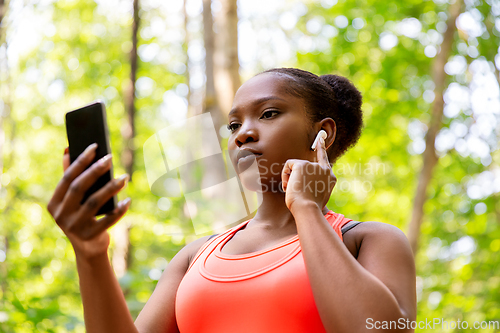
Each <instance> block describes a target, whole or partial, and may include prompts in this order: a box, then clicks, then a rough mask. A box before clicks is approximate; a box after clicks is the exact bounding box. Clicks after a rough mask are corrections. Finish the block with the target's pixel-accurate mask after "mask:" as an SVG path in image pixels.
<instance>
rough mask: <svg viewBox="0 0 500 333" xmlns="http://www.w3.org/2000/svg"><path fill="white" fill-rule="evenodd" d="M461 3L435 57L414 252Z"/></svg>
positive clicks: (411, 227)
mask: <svg viewBox="0 0 500 333" xmlns="http://www.w3.org/2000/svg"><path fill="white" fill-rule="evenodd" d="M461 7H462V0H457V1H456V2H455V3H454V4H452V5H451V6H450V11H449V14H450V17H449V18H448V23H447V29H446V32H445V33H444V36H443V43H442V44H441V50H440V52H439V53H438V55H437V56H436V58H435V59H434V63H433V66H432V74H433V81H434V84H435V87H436V89H435V99H434V103H433V105H432V114H431V120H430V123H429V126H428V128H429V130H428V131H427V134H426V136H425V150H424V153H423V156H422V157H423V166H422V169H421V171H420V176H419V179H418V186H417V191H416V193H415V199H414V201H413V211H412V215H411V221H410V225H409V230H408V239H409V241H410V245H411V248H412V250H413V254H414V255H415V254H416V253H417V250H418V241H419V236H420V226H421V225H422V219H423V215H424V204H425V202H426V200H427V187H428V186H429V183H430V181H431V178H432V174H433V170H434V166H435V165H436V164H437V162H438V156H437V155H436V151H435V141H436V136H437V134H438V132H439V130H440V129H441V127H442V117H443V107H444V100H443V93H444V90H445V88H446V73H445V71H444V65H445V64H446V62H447V61H448V58H449V57H450V53H451V48H452V45H453V40H454V34H455V31H456V24H455V21H456V20H457V18H458V15H459V14H460V11H461Z"/></svg>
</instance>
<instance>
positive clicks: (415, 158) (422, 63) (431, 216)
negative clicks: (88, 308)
mask: <svg viewBox="0 0 500 333" xmlns="http://www.w3.org/2000/svg"><path fill="white" fill-rule="evenodd" d="M117 3H119V4H120V5H124V2H123V1H122V2H117ZM492 4H493V5H492ZM101 5H102V4H99V5H98V4H96V2H94V1H90V0H80V1H68V0H64V1H57V2H54V3H50V2H47V3H43V4H42V2H41V3H39V4H35V5H28V6H31V7H30V8H31V10H32V11H33V12H34V13H35V14H36V15H42V13H47V12H49V13H50V15H51V22H52V25H53V26H52V27H51V29H49V32H47V31H45V32H44V37H43V39H42V40H41V41H40V43H39V45H38V47H36V48H34V49H33V50H32V51H31V52H30V53H29V54H27V55H23V56H22V57H21V58H20V59H19V62H18V64H17V66H16V67H13V68H11V69H10V72H9V75H10V77H9V82H6V81H5V82H1V84H3V85H6V84H8V85H9V87H10V91H9V93H8V98H6V97H7V96H2V97H3V98H5V100H4V103H8V104H9V105H10V110H11V112H10V114H8V113H7V112H4V117H5V120H4V129H5V131H6V138H7V140H8V141H7V143H8V144H6V145H5V147H4V170H3V175H2V178H1V182H2V184H3V187H2V188H1V192H0V212H1V215H0V286H1V288H0V332H9V333H10V332H35V331H36V332H84V326H83V316H82V306H81V299H80V295H79V287H78V276H77V272H76V269H75V263H74V254H73V251H72V248H71V245H70V244H69V242H68V241H67V239H66V238H65V236H64V235H63V233H62V232H61V231H60V230H59V228H58V227H57V225H56V224H55V223H54V221H53V219H52V218H51V216H50V215H49V214H48V212H47V210H46V208H45V207H46V204H47V202H48V201H49V199H50V197H51V195H52V193H53V190H54V188H55V186H56V184H57V182H58V181H59V179H60V178H61V176H62V166H61V163H62V161H61V160H62V159H61V158H62V153H63V150H64V148H65V147H66V145H67V141H66V135H65V128H64V114H65V112H67V111H68V110H71V109H75V108H78V107H80V106H82V105H84V104H86V103H88V102H90V101H92V100H95V99H97V98H101V99H103V100H104V101H105V103H106V106H107V111H108V123H109V128H110V134H111V143H112V151H113V156H114V157H113V162H114V166H115V173H116V174H117V175H119V174H121V173H123V172H124V169H123V167H122V166H121V165H120V160H119V156H120V152H121V151H122V148H123V141H122V139H121V138H122V137H121V132H120V131H121V128H122V125H123V124H124V122H125V110H124V106H123V92H124V89H125V88H126V87H127V82H128V75H129V69H130V66H129V64H128V52H129V50H130V48H131V45H132V44H131V42H130V35H131V22H132V19H131V15H130V13H129V12H127V10H123V9H120V10H118V9H117V11H116V13H114V15H112V16H108V15H107V14H105V13H103V11H102V10H99V6H101ZM448 6H449V5H448V3H446V2H444V1H435V2H433V1H423V2H421V1H414V0H412V1H406V2H397V1H384V2H380V1H373V0H355V1H339V2H338V3H337V1H336V0H330V1H327V0H324V1H321V2H310V3H307V10H305V11H304V12H303V13H302V14H301V15H300V17H299V19H298V22H297V24H296V25H295V27H294V28H293V29H292V31H288V35H287V36H290V37H289V38H290V39H291V40H292V41H295V42H297V43H296V49H294V52H295V51H296V54H295V58H294V60H293V61H294V63H293V65H294V66H297V67H300V68H303V69H306V70H310V71H312V72H314V73H316V74H327V73H337V74H340V75H344V76H347V77H348V78H350V79H351V80H352V81H353V83H354V84H355V85H356V86H357V87H358V88H359V89H360V90H361V92H362V94H363V98H364V104H363V110H364V112H365V118H364V119H365V129H364V131H363V134H362V136H361V139H360V141H359V143H358V144H357V146H356V147H354V148H353V149H352V150H351V151H350V152H348V153H347V154H346V156H344V157H342V158H341V159H340V160H339V161H338V162H337V164H336V165H335V166H334V172H335V173H336V175H337V177H338V178H339V183H338V184H337V187H336V189H335V190H334V192H333V195H332V198H331V200H330V203H329V205H328V206H329V207H330V208H331V209H333V210H334V211H337V212H342V213H343V214H345V215H346V216H348V217H350V218H353V219H357V220H362V221H381V222H385V223H390V224H394V225H396V226H398V227H399V228H401V229H402V230H404V231H406V228H407V223H408V221H409V217H410V213H411V208H412V201H413V196H414V194H415V190H416V183H417V178H418V172H419V170H420V168H421V164H422V158H421V155H420V153H419V152H416V151H415V147H416V146H415V142H416V141H418V140H419V139H420V140H421V139H422V137H423V134H422V133H424V132H425V128H424V130H423V132H422V133H420V132H418V129H419V128H421V127H422V126H423V125H422V124H426V123H427V122H428V120H429V117H430V106H431V102H432V100H431V99H430V98H424V95H425V91H432V90H433V87H432V74H433V73H432V72H431V68H432V61H433V56H432V53H433V50H432V48H430V49H427V51H426V47H427V46H429V45H431V46H433V45H434V46H435V49H436V51H438V49H439V45H438V44H439V43H438V42H439V36H440V34H441V33H442V29H443V28H442V24H443V22H445V20H446V18H447V10H448ZM495 6H496V7H495ZM493 7H494V8H497V9H495V10H494V9H492V8H493ZM498 7H499V5H498V2H492V1H490V2H489V1H486V2H485V1H475V2H471V1H469V2H467V3H466V7H465V9H464V10H466V11H469V12H473V13H475V14H476V16H477V13H479V16H477V17H478V18H477V20H478V21H479V22H480V24H482V25H483V26H484V28H485V31H486V32H487V33H483V34H482V35H480V36H477V37H474V38H472V39H471V37H470V36H466V35H464V34H465V32H464V31H461V32H459V33H457V34H456V35H455V41H454V48H453V53H454V55H461V56H463V57H464V58H465V59H466V61H467V63H468V64H471V63H472V62H473V61H474V60H477V59H483V60H485V61H489V63H490V64H491V65H490V67H491V66H492V68H493V72H495V73H496V75H497V77H498V70H497V69H496V68H495V66H494V62H495V55H496V54H497V52H498V51H497V49H498V46H499V37H498V36H500V33H499V32H498V30H496V29H497V28H498V27H499V26H500V25H499V24H498V23H497V22H499V20H500V18H499V17H498V15H499V14H500V12H499V11H498ZM162 15H163V14H162V13H160V12H159V9H158V8H156V7H155V6H153V5H147V4H146V5H144V7H143V9H142V11H141V20H142V22H141V24H142V27H141V34H140V40H139V43H140V45H142V46H143V47H144V46H151V47H152V48H157V47H159V48H160V49H161V50H162V51H160V52H157V54H159V55H157V56H155V57H152V58H148V57H147V56H143V57H142V58H141V61H140V63H139V72H138V75H137V77H138V81H140V82H141V83H140V84H138V90H137V92H136V97H137V99H136V106H137V110H138V112H137V119H136V131H137V137H136V140H135V144H134V146H135V148H136V164H135V167H136V171H135V172H134V173H133V175H132V181H131V182H130V184H129V185H128V187H127V189H126V190H125V192H126V193H123V194H121V195H120V197H119V199H124V198H125V196H130V197H131V198H132V206H131V208H130V210H129V212H128V213H127V215H126V216H125V217H124V218H123V220H122V221H121V222H120V223H130V224H131V225H132V229H131V231H130V242H131V248H130V253H131V260H132V261H131V267H130V269H129V271H128V272H127V274H126V275H125V276H124V277H123V278H121V279H120V283H121V285H122V287H123V289H124V291H125V292H126V299H127V302H128V304H129V308H130V310H131V312H132V315H133V316H134V317H135V316H137V314H138V313H139V311H140V310H141V308H142V307H143V305H144V304H145V302H146V301H147V299H148V298H149V296H150V295H151V293H152V291H153V289H154V287H155V285H156V282H157V280H158V277H159V273H161V271H162V270H163V269H164V268H165V266H166V265H167V263H168V261H169V260H170V259H171V258H172V257H173V256H174V255H175V253H177V251H178V250H179V249H180V248H181V247H182V246H183V245H184V244H185V243H186V242H188V241H191V240H193V239H194V235H193V232H192V229H190V227H189V222H190V221H189V220H187V219H186V218H185V215H184V214H183V211H184V200H183V199H182V198H179V199H176V198H172V199H169V200H170V203H171V206H170V209H168V210H166V211H164V210H161V209H160V208H159V207H158V205H157V201H158V199H159V198H158V197H157V196H155V195H153V194H152V193H151V192H150V189H149V185H148V181H147V178H146V173H145V170H144V162H143V161H144V159H143V156H142V149H141V147H142V145H143V143H144V141H145V140H146V139H147V138H149V137H150V136H151V135H152V134H153V133H155V131H157V130H159V129H160V128H162V127H164V126H165V125H166V124H167V121H166V119H165V117H164V116H162V108H163V107H164V105H165V103H168V101H165V96H168V95H167V94H166V92H168V91H174V90H176V89H179V87H181V88H182V87H184V86H185V85H184V84H185V83H186V78H185V70H186V69H185V68H184V67H183V66H182V64H183V63H184V62H185V54H184V53H183V46H182V37H183V35H184V32H180V31H178V30H177V31H173V30H172V29H170V30H169V26H168V24H166V26H165V27H164V34H165V35H168V34H171V35H172V34H173V35H175V34H177V35H179V36H180V40H179V38H170V39H168V38H163V37H164V36H162V35H155V34H154V33H151V25H153V24H156V25H158V24H159V23H158V17H162ZM409 18H413V19H415V20H418V22H419V24H420V28H419V29H417V30H418V32H417V33H415V34H413V35H412V33H411V32H409V33H406V35H405V33H404V31H400V30H401V26H400V25H398V23H401V22H410V23H411V22H413V24H416V23H415V22H416V21H404V20H405V19H406V20H408V19H409ZM169 19H170V18H168V17H167V18H164V20H165V21H168V20H169ZM495 24H496V25H495ZM417 26H418V24H417ZM148 29H149V30H148ZM422 34H424V35H425V36H423V35H422ZM384 36H385V37H384ZM436 36H437V37H436ZM434 37H435V38H437V40H436V41H434V42H432V40H433V38H434ZM383 38H386V41H388V42H387V43H388V44H384V43H382V39H383ZM394 38H396V40H394ZM426 40H431V41H428V42H426ZM394 41H396V44H395V45H394ZM244 42H245V41H240V43H244ZM391 43H392V44H391ZM433 43H434V44H433ZM426 44H427V45H426ZM155 45H156V46H155ZM391 45H392V47H389V46H391ZM464 45H465V49H464ZM434 46H433V47H434ZM471 46H472V47H474V48H475V49H476V51H477V54H473V51H470V47H471ZM464 50H466V51H464ZM467 50H468V51H467ZM162 52H164V53H162ZM467 52H469V53H467ZM145 54H147V52H146V53H145ZM162 54H163V55H162ZM471 54H472V55H474V56H471ZM260 66H264V67H265V63H263V64H262V63H261V65H260ZM259 69H260V68H259ZM256 71H257V69H256ZM472 77H473V73H471V71H470V70H469V69H466V70H464V71H463V72H462V73H459V74H456V75H449V76H448V82H449V83H452V82H456V83H459V84H461V85H463V86H464V87H466V88H467V89H468V88H470V87H471V81H472ZM183 85H184V86H183ZM497 86H498V83H497ZM471 89H472V88H471ZM497 89H498V87H497ZM497 98H498V97H497ZM4 110H7V108H4ZM476 119H477V117H476V115H475V114H474V113H473V112H472V111H471V110H470V108H469V109H464V110H462V112H460V113H458V114H457V115H455V116H450V117H444V118H443V126H444V128H451V127H452V126H455V125H456V124H458V123H460V124H464V125H465V126H466V128H467V130H468V131H471V132H473V130H471V126H473V124H474V121H475V120H476ZM496 119H497V123H498V117H497V118H496ZM497 126H498V125H497ZM415 131H416V132H417V134H412V133H414V132H415ZM419 133H420V134H419ZM496 133H498V130H497V132H496ZM419 135H420V138H419ZM492 135H493V139H491V140H490V139H488V140H490V141H488V142H493V143H492V144H491V152H490V155H491V160H490V163H488V162H487V159H486V160H485V159H484V158H483V159H481V158H479V157H477V156H474V154H461V153H458V152H457V151H456V150H455V149H448V150H446V151H441V152H439V155H440V156H441V158H440V160H439V164H438V167H437V168H436V169H435V175H434V178H433V181H432V183H431V188H430V191H429V200H428V202H427V203H426V205H425V207H424V208H425V214H426V215H425V220H424V223H423V225H422V237H421V241H420V251H419V253H418V255H417V258H416V261H417V269H418V271H417V275H418V278H417V292H418V302H419V303H418V305H419V306H418V320H425V318H429V319H430V318H443V319H445V320H450V321H453V320H454V321H456V320H458V319H460V320H462V321H463V320H467V321H469V322H470V323H472V322H474V321H482V320H487V321H488V320H497V321H498V320H500V306H499V302H500V296H499V295H500V292H499V289H500V277H498V274H497V271H498V262H499V259H498V258H499V257H498V252H499V251H500V221H499V217H500V215H498V214H499V213H498V212H499V211H500V204H499V203H498V202H499V200H498V193H490V195H485V196H482V197H477V196H476V197H475V198H474V199H472V198H471V197H470V195H468V192H467V191H468V189H470V186H471V185H470V184H471V181H474V180H475V179H477V178H478V176H480V175H483V176H484V175H485V172H494V171H495V168H498V166H497V165H496V164H495V160H496V161H498V160H499V156H498V155H499V154H498V150H496V146H495V144H494V143H498V134H495V132H494V133H493V134H492ZM485 140H486V139H485ZM485 161H486V162H485ZM496 170H498V169H496ZM497 177H498V174H497ZM497 182H498V178H497ZM112 249H113V243H112V245H111V251H112ZM2 253H3V254H2ZM427 331H430V330H425V329H424V330H417V332H427ZM438 331H439V330H438ZM449 331H450V332H451V331H452V330H449ZM461 331H462V330H454V332H461ZM464 331H465V330H464ZM497 331H498V330H497ZM481 332H494V330H492V329H491V330H481ZM495 332H496V331H495Z"/></svg>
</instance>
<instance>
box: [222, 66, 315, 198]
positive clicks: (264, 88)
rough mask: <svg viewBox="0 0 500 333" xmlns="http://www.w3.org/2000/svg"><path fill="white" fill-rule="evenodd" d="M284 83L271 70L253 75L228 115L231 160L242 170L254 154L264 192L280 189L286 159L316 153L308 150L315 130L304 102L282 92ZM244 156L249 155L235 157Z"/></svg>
mask: <svg viewBox="0 0 500 333" xmlns="http://www.w3.org/2000/svg"><path fill="white" fill-rule="evenodd" d="M286 82H287V81H286V79H285V78H283V77H279V76H278V75H275V74H270V73H266V74H261V75H258V76H255V77H253V78H252V79H250V80H248V81H247V82H245V84H243V85H242V86H241V87H240V89H239V90H238V91H237V92H236V95H235V97H234V101H233V108H232V110H231V112H230V113H229V116H228V124H229V127H230V130H231V135H230V137H229V141H228V149H229V151H230V157H231V162H232V163H233V165H234V168H235V170H236V171H237V172H238V173H241V172H243V171H245V169H247V168H248V167H249V166H250V165H251V164H252V162H254V159H253V158H254V157H253V156H251V155H255V156H256V157H255V158H256V160H257V164H258V171H259V174H260V181H261V184H262V190H263V191H267V190H272V191H278V190H280V187H279V186H278V185H279V183H280V182H281V170H282V169H283V166H284V164H285V162H286V160H288V159H292V158H293V159H306V160H310V161H312V160H313V158H314V156H315V154H316V153H315V152H313V151H311V150H310V147H311V144H312V142H313V141H314V137H315V131H314V129H313V128H311V126H310V120H309V119H308V118H307V116H306V110H305V105H304V102H303V101H302V99H300V98H298V97H295V96H292V95H289V94H287V93H285V91H284V89H283V85H285V84H286ZM251 153H253V154H251ZM246 155H250V157H247V158H242V159H238V157H241V156H246ZM246 187H247V186H246Z"/></svg>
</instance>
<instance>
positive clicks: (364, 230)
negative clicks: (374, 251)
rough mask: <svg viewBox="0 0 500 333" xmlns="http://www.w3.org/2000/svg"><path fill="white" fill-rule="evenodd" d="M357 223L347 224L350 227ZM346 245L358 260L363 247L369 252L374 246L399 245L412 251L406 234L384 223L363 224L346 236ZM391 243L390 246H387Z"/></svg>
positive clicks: (344, 236) (350, 230)
mask: <svg viewBox="0 0 500 333" xmlns="http://www.w3.org/2000/svg"><path fill="white" fill-rule="evenodd" d="M356 222H357V221H352V222H349V223H347V224H346V226H347V227H349V226H350V225H351V224H354V223H356ZM343 239H344V244H345V245H346V246H347V248H348V249H349V251H350V252H351V253H352V254H353V256H354V257H355V258H358V256H359V254H360V250H361V247H362V245H363V250H364V251H366V250H369V248H370V247H372V246H382V247H385V246H386V245H391V244H392V245H394V244H398V246H403V247H405V248H408V249H410V247H409V242H408V239H407V238H406V235H405V234H404V232H402V231H401V230H400V229H399V228H398V227H396V226H393V225H391V224H388V223H382V222H374V221H368V222H361V223H359V224H357V225H356V226H355V227H354V228H352V229H349V231H347V232H346V233H345V234H344V235H343ZM385 242H389V244H385Z"/></svg>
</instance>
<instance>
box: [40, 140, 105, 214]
mask: <svg viewBox="0 0 500 333" xmlns="http://www.w3.org/2000/svg"><path fill="white" fill-rule="evenodd" d="M96 148H97V144H96V143H93V144H91V145H89V146H88V147H87V149H85V150H84V151H83V153H81V154H80V156H78V158H77V159H76V160H75V161H74V162H73V163H72V164H71V165H70V166H68V168H67V169H66V170H65V171H64V176H63V178H62V179H61V180H60V181H59V184H57V187H56V189H55V191H54V195H53V196H52V199H51V200H50V203H49V206H51V205H58V204H59V203H61V201H63V199H64V197H65V195H66V192H67V191H68V188H69V186H70V185H71V182H72V181H73V180H74V179H75V178H76V177H78V175H80V174H81V173H82V172H83V171H84V170H85V168H86V167H87V166H88V165H89V164H90V162H92V160H93V159H94V156H95V150H96ZM65 156H66V155H65ZM64 158H65V157H63V164H64ZM68 159H69V154H68Z"/></svg>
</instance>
